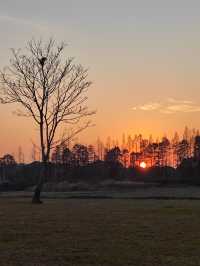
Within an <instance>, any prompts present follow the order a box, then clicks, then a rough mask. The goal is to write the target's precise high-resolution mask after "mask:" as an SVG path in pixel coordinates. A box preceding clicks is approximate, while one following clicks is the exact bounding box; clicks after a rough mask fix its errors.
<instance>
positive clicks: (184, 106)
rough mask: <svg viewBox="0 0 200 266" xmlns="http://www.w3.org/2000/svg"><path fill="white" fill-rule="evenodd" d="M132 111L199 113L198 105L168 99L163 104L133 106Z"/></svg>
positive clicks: (153, 103)
mask: <svg viewBox="0 0 200 266" xmlns="http://www.w3.org/2000/svg"><path fill="white" fill-rule="evenodd" d="M132 110H141V111H157V112H160V113H163V114H174V113H181V112H182V113H192V112H200V105H197V104H195V103H194V102H192V101H190V100H179V99H174V98H168V99H167V100H166V101H164V102H149V103H145V104H143V105H139V106H134V107H133V108H132Z"/></svg>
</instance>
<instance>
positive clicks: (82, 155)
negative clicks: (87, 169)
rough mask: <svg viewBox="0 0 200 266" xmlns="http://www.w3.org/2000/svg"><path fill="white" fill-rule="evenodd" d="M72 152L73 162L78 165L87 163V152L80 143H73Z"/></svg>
mask: <svg viewBox="0 0 200 266" xmlns="http://www.w3.org/2000/svg"><path fill="white" fill-rule="evenodd" d="M72 152H73V154H74V159H75V163H76V164H77V165H79V166H83V165H87V164H88V163H89V153H88V150H87V147H86V146H84V145H81V144H75V145H74V147H73V149H72Z"/></svg>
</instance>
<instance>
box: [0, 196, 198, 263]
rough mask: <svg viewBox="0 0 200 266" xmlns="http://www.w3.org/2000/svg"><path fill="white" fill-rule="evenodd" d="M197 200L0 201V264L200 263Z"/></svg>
mask: <svg viewBox="0 0 200 266" xmlns="http://www.w3.org/2000/svg"><path fill="white" fill-rule="evenodd" d="M199 228H200V202H199V201H161V200H131V199H127V200H117V199H114V200H112V199H110V200H109V199H88V200H87V199H84V200H83V199H82V200H80V199H66V200H58V199H57V200H46V201H45V204H43V205H40V206H33V205H31V204H30V203H29V199H0V265H1V266H4V265H16V266H17V265H24V266H32V265H37V266H40V265H48V266H51V265H77V266H79V265H80V266H82V265H94V266H95V265H103V266H107V265H109V266H111V265H113V266H126V265H133V266H134V265H137V266H142V265H146V266H151V265H154V266H155V265H159V266H161V265H164V266H172V265H173V266H184V265H185V266H191V265H194V266H198V265H200V257H199V254H200V230H199Z"/></svg>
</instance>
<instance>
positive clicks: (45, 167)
mask: <svg viewBox="0 0 200 266" xmlns="http://www.w3.org/2000/svg"><path fill="white" fill-rule="evenodd" d="M47 174H48V164H47V162H44V163H43V165H42V170H41V174H40V178H39V182H38V184H37V185H36V188H35V191H34V194H33V198H32V203H34V204H41V203H43V202H42V201H41V199H40V195H41V192H42V188H43V184H44V181H45V178H46V177H47Z"/></svg>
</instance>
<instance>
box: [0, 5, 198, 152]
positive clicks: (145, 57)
mask: <svg viewBox="0 0 200 266" xmlns="http://www.w3.org/2000/svg"><path fill="white" fill-rule="evenodd" d="M199 14H200V2H199V1H194V0H190V1H188V0H187V1H186V0H173V1H172V0H168V1H161V0H156V1H155V0H145V1H144V0H138V1H136V0H130V1H128V0H124V1H117V0H101V1H97V0H84V1H83V0H73V1H69V0H62V1H61V0H57V1H53V0H42V1H41V0H35V1H29V0H18V1H13V0H12V1H11V0H6V1H2V0H0V33H1V42H0V67H1V68H2V67H3V66H5V65H7V64H8V63H9V56H10V51H9V48H11V47H13V48H19V47H24V46H25V44H26V42H27V41H28V40H29V39H30V38H32V37H36V38H37V37H39V38H40V37H43V38H44V39H48V38H49V37H50V36H53V37H54V38H55V39H56V40H58V41H61V40H64V41H65V42H67V43H68V47H67V49H66V52H65V53H66V56H68V55H69V56H75V57H76V61H77V62H80V63H82V64H83V65H84V66H86V67H89V76H90V79H91V80H92V81H93V85H92V87H91V88H90V91H89V106H91V108H94V109H97V110H98V112H97V115H96V117H94V118H93V120H94V123H95V124H96V126H95V127H93V128H90V129H88V130H87V131H85V132H84V133H82V134H81V136H80V137H79V140H80V141H83V142H94V141H95V140H96V138H97V137H98V136H100V137H101V138H102V139H105V138H106V136H108V135H110V136H113V137H114V138H116V137H118V138H121V135H122V133H123V132H125V133H128V134H135V133H139V132H141V133H143V134H144V135H146V136H148V135H149V134H150V133H152V134H153V135H154V136H162V135H163V134H172V132H174V131H175V130H178V131H181V130H182V129H183V128H184V126H185V125H188V126H189V127H191V128H192V127H196V128H199V127H200V118H199V117H200V116H199V115H200V33H199V32H200V16H199ZM14 110H15V108H14V106H0V118H1V135H0V136H1V137H0V155H1V154H3V153H5V152H6V151H7V152H15V153H16V152H17V147H18V146H22V147H23V149H24V150H25V152H26V154H27V156H28V150H29V149H30V147H31V140H33V141H35V140H36V136H37V134H38V132H37V130H36V128H34V126H32V123H31V121H29V120H26V119H24V118H19V117H17V116H15V115H13V114H12V111H14ZM29 153H30V152H29Z"/></svg>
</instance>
